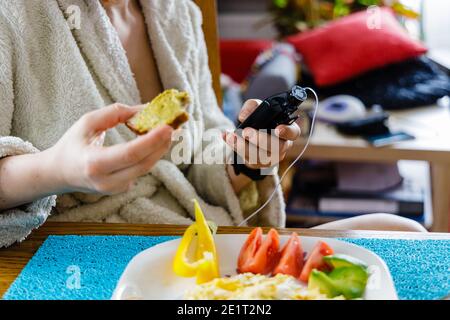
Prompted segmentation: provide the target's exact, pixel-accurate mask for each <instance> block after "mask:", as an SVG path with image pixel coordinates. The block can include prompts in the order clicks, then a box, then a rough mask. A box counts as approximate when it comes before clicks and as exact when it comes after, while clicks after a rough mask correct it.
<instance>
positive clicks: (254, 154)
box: [223, 99, 301, 192]
mask: <svg viewBox="0 0 450 320" xmlns="http://www.w3.org/2000/svg"><path fill="white" fill-rule="evenodd" d="M260 104H261V101H260V100H255V99H252V100H247V101H246V102H245V104H244V106H243V107H242V110H241V112H240V114H239V121H241V122H243V121H244V120H245V119H247V117H248V116H249V115H250V114H251V113H252V112H253V111H254V110H255V109H256V108H257V107H258V106H259V105H260ZM300 133H301V131H300V127H299V126H298V125H297V124H296V123H295V122H294V123H293V124H291V125H280V126H278V127H277V128H276V129H275V132H274V135H270V134H267V133H266V132H263V131H258V130H255V129H253V128H245V129H244V130H243V132H242V137H240V136H239V135H237V134H236V133H233V132H228V133H225V134H224V136H223V138H224V140H225V142H226V143H227V144H228V145H229V146H230V147H231V148H232V149H233V150H234V151H236V152H237V154H239V155H240V156H241V158H242V159H244V161H245V165H246V166H247V167H249V168H251V169H262V168H270V167H273V166H275V165H277V164H278V163H280V162H281V161H282V160H283V159H284V158H285V157H286V154H287V152H288V150H289V149H290V148H291V147H292V145H293V141H295V140H296V139H298V138H299V137H300ZM228 173H229V175H230V178H231V180H232V183H233V187H234V189H235V191H237V190H240V189H242V187H243V186H244V185H245V184H246V183H248V182H249V181H250V179H248V178H245V177H241V176H242V175H240V176H236V175H234V172H233V170H232V169H231V166H229V169H228ZM237 192H238V191H237Z"/></svg>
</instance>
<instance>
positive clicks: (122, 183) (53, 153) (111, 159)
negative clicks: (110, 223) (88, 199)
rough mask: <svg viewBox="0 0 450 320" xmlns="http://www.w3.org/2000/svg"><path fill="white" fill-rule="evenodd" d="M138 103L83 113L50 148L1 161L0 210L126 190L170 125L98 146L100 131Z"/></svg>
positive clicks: (159, 151)
mask: <svg viewBox="0 0 450 320" xmlns="http://www.w3.org/2000/svg"><path fill="white" fill-rule="evenodd" d="M141 108H142V107H127V106H124V105H120V104H114V105H111V106H108V107H105V108H102V109H100V110H97V111H93V112H90V113H88V114H86V115H84V116H83V117H82V118H81V119H80V120H79V121H77V122H76V123H75V124H74V125H73V126H72V127H71V128H70V129H69V130H68V131H67V132H66V133H65V135H64V136H63V137H62V138H61V139H60V140H59V141H58V142H57V143H56V145H54V146H53V147H51V148H50V149H47V150H45V151H43V152H40V153H36V154H25V155H21V156H11V157H6V158H4V159H0V210H4V209H9V208H14V207H17V206H19V205H22V204H25V203H29V202H32V201H34V200H37V199H41V198H44V197H47V196H50V195H58V194H63V193H69V192H85V193H101V194H107V195H110V194H116V193H120V192H124V191H127V190H128V189H129V187H130V186H131V184H132V183H133V181H134V180H135V179H137V178H138V177H140V176H142V175H145V174H146V173H148V172H149V171H150V169H151V168H152V167H153V166H154V165H155V164H156V162H157V161H158V160H159V159H161V158H162V157H163V155H164V154H165V153H166V152H167V151H168V149H169V147H170V144H171V135H172V131H173V129H172V128H171V127H169V126H164V127H161V128H158V129H155V130H152V131H150V132H149V133H147V134H146V135H143V136H140V137H138V138H136V139H134V140H133V141H130V142H127V143H123V144H119V145H114V146H111V147H103V146H102V144H103V142H102V141H101V140H102V137H103V135H104V132H105V131H106V130H108V129H110V128H113V127H115V126H117V125H118V124H120V123H125V122H126V121H127V120H128V119H130V118H131V117H132V116H133V115H134V114H136V112H138V111H139V110H141Z"/></svg>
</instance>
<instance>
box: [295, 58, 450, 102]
mask: <svg viewBox="0 0 450 320" xmlns="http://www.w3.org/2000/svg"><path fill="white" fill-rule="evenodd" d="M304 76H305V77H304V79H303V80H307V79H308V76H307V75H304ZM309 79H310V80H309V82H310V83H309V84H311V85H312V80H311V78H310V77H309ZM302 84H303V85H305V82H304V81H302ZM319 93H320V94H321V96H326V97H328V96H333V95H337V94H348V95H352V96H355V97H357V98H359V99H361V100H362V101H363V102H364V104H365V105H366V106H368V107H370V106H372V105H374V104H379V105H381V106H382V107H383V109H385V110H398V109H407V108H413V107H419V106H426V105H432V104H435V103H436V101H437V100H438V99H439V98H441V97H443V96H446V95H450V77H449V76H448V75H447V74H446V73H445V72H444V71H442V70H441V69H440V68H439V66H437V65H436V64H435V63H434V62H433V61H431V60H430V59H429V58H427V57H420V58H416V59H412V60H408V61H406V62H402V63H397V64H393V65H390V66H387V67H384V68H380V69H377V70H374V71H371V72H368V73H366V74H364V75H362V76H360V77H357V78H354V79H352V80H349V81H346V82H344V83H341V84H339V85H335V86H332V87H325V88H320V90H319Z"/></svg>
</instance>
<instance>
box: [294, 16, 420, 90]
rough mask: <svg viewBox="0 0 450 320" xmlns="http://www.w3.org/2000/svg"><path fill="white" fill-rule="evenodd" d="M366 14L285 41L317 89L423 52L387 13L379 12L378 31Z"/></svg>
mask: <svg viewBox="0 0 450 320" xmlns="http://www.w3.org/2000/svg"><path fill="white" fill-rule="evenodd" d="M368 14H369V13H367V12H366V11H362V12H358V13H354V14H351V15H349V16H347V17H344V18H341V19H339V20H336V21H333V22H330V23H328V24H327V25H325V26H323V27H320V28H317V29H314V30H312V31H309V32H304V33H301V34H298V35H294V36H290V37H288V38H287V39H286V40H287V41H288V42H289V43H291V44H293V45H294V46H295V47H296V49H297V50H298V51H299V52H300V53H301V54H302V56H303V58H304V60H305V63H306V65H307V66H308V68H309V69H310V71H311V73H312V75H313V77H314V80H315V83H316V84H317V85H318V86H328V85H332V84H336V83H338V82H341V81H343V80H348V79H350V78H352V77H354V76H356V75H360V74H362V73H364V72H366V71H369V70H373V69H376V68H379V67H382V66H385V65H388V64H391V63H395V62H401V61H404V60H407V59H410V58H414V57H418V56H420V55H422V54H424V53H425V52H426V51H427V49H426V48H425V47H424V46H423V45H422V44H421V43H419V42H418V41H415V40H413V39H411V38H410V37H409V35H408V34H407V33H406V31H405V30H404V29H403V28H402V26H401V25H400V24H399V23H398V21H397V20H396V18H395V16H394V14H393V12H392V11H391V10H390V9H388V8H382V9H380V11H379V20H378V21H379V22H380V24H379V26H380V27H379V28H377V27H376V25H375V26H372V25H371V24H369V23H368V22H369V21H370V20H368V19H369V18H370V16H369V15H368ZM372 14H373V13H372Z"/></svg>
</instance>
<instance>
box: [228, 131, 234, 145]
mask: <svg viewBox="0 0 450 320" xmlns="http://www.w3.org/2000/svg"><path fill="white" fill-rule="evenodd" d="M227 142H228V143H229V144H234V134H232V133H231V134H229V135H228V136H227Z"/></svg>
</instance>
